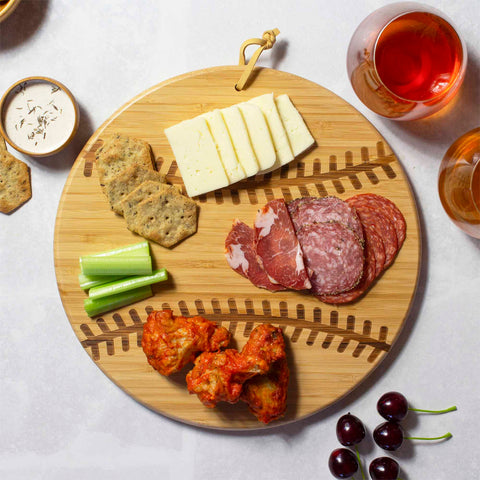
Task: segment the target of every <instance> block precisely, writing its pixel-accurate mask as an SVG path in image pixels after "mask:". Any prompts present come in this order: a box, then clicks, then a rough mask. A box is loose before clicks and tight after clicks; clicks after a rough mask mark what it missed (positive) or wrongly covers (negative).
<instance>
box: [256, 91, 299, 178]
mask: <svg viewBox="0 0 480 480" xmlns="http://www.w3.org/2000/svg"><path fill="white" fill-rule="evenodd" d="M249 102H250V103H253V104H255V105H258V106H259V107H260V109H261V110H262V112H263V114H264V115H265V118H266V120H267V124H268V128H269V129H270V133H271V135H272V140H273V146H274V147H275V153H276V154H277V160H276V162H275V164H274V165H273V166H272V167H271V170H273V169H275V168H278V167H281V166H282V165H285V164H286V163H288V162H291V161H292V160H293V152H292V149H291V147H290V143H289V141H288V137H287V134H286V132H285V128H284V127H283V123H282V119H281V118H280V114H279V113H278V110H277V106H276V104H275V100H274V98H273V93H267V94H265V95H260V96H259V97H255V98H252V99H250V100H249Z"/></svg>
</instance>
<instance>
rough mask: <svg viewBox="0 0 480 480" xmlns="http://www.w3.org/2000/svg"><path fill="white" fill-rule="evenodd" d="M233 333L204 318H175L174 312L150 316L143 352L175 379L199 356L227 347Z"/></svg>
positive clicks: (155, 367) (143, 342)
mask: <svg viewBox="0 0 480 480" xmlns="http://www.w3.org/2000/svg"><path fill="white" fill-rule="evenodd" d="M229 342H230V332H229V331H228V330H227V329H226V328H224V327H218V326H217V325H216V324H215V323H214V322H211V321H209V320H207V319H205V318H203V317H199V316H195V317H191V318H187V317H182V316H178V317H175V316H174V315H173V312H172V311H171V310H160V311H154V312H152V313H150V315H149V316H148V318H147V323H145V325H144V326H143V337H142V348H143V351H144V352H145V355H146V356H147V359H148V363H149V364H150V365H151V366H152V367H153V368H154V369H155V370H158V371H159V372H160V373H161V374H162V375H166V376H168V375H171V374H172V373H174V372H178V371H179V370H181V369H182V368H183V367H184V366H185V365H187V363H190V362H192V361H193V360H194V359H195V356H196V355H197V354H198V353H199V352H213V351H217V350H219V349H220V348H222V347H227V346H228V343H229Z"/></svg>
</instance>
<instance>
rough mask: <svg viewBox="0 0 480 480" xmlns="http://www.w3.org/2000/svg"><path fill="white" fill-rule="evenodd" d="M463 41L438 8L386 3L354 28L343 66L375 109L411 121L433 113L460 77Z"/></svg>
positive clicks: (464, 56) (454, 89)
mask: <svg viewBox="0 0 480 480" xmlns="http://www.w3.org/2000/svg"><path fill="white" fill-rule="evenodd" d="M466 63H467V51H466V47H465V43H464V41H463V40H462V38H461V37H460V35H459V34H458V32H457V31H456V30H455V28H454V27H453V25H452V23H451V21H450V20H449V19H448V18H447V17H446V16H445V15H444V14H443V13H442V12H440V11H438V10H436V9H434V8H432V7H430V6H427V5H423V4H420V3H413V2H401V3H394V4H390V5H386V6H385V7H382V8H380V9H378V10H376V11H375V12H373V13H372V14H370V15H369V16H368V17H367V18H366V19H365V20H364V21H363V22H362V23H361V24H360V25H359V27H358V28H357V30H356V31H355V33H354V35H353V37H352V39H351V41H350V45H349V47H348V54H347V71H348V76H349V78H350V81H351V83H352V86H353V89H354V90H355V93H356V94H357V96H358V97H359V98H360V100H361V101H362V102H363V103H364V104H365V105H366V106H367V107H368V108H370V109H371V110H373V111H374V112H375V113H377V114H379V115H382V116H384V117H387V118H390V119H393V120H415V119H419V118H424V117H427V116H430V115H432V114H433V113H436V112H437V111H438V110H440V109H441V108H443V107H444V106H445V105H447V104H448V103H449V102H450V100H452V99H453V97H454V96H455V94H456V93H457V91H458V89H459V88H460V85H461V84H462V82H463V78H464V76H465V67H466Z"/></svg>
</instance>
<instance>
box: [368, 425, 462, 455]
mask: <svg viewBox="0 0 480 480" xmlns="http://www.w3.org/2000/svg"><path fill="white" fill-rule="evenodd" d="M451 436H452V434H451V433H450V432H448V433H446V434H445V435H442V436H441V437H405V435H404V433H403V429H402V427H401V426H400V425H399V424H398V423H395V422H384V423H381V424H380V425H379V426H378V427H377V428H376V429H375V430H374V431H373V439H374V440H375V443H376V444H377V445H378V446H379V447H381V448H383V449H384V450H390V451H393V450H398V449H399V448H400V447H401V446H402V443H403V440H404V439H405V440H443V439H447V438H450V437H451Z"/></svg>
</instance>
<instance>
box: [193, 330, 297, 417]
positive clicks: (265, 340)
mask: <svg viewBox="0 0 480 480" xmlns="http://www.w3.org/2000/svg"><path fill="white" fill-rule="evenodd" d="M284 359H285V341H284V339H283V335H282V330H281V329H280V328H277V327H273V326H272V325H260V326H258V327H257V328H256V329H255V330H253V332H252V333H251V335H250V338H249V340H248V342H247V343H246V345H245V347H244V348H243V350H242V351H241V352H238V351H237V350H234V349H228V350H225V351H224V352H216V353H202V354H201V355H200V356H199V357H198V358H197V359H196V361H195V367H194V368H193V370H191V371H190V372H189V373H188V375H187V387H188V390H189V392H190V393H196V394H197V395H198V398H199V399H200V401H201V402H202V403H203V404H204V405H206V406H207V407H210V408H212V407H214V406H215V405H216V404H217V403H218V402H221V401H223V402H229V403H236V402H237V401H238V400H239V399H240V395H241V394H242V388H243V384H244V383H245V382H246V381H247V380H249V379H250V378H252V377H254V378H257V376H262V375H263V374H266V373H268V372H269V371H270V369H271V367H272V365H273V364H274V363H275V362H277V361H278V362H282V361H283V360H284ZM283 377H285V375H283ZM274 378H275V376H274V377H272V379H274ZM272 381H273V380H272ZM286 382H287V383H288V368H287V375H286ZM279 388H284V387H283V383H282V384H281V386H280V387H279ZM245 401H246V400H245ZM274 401H275V400H272V402H271V403H273V402H274ZM252 402H254V399H253V394H252ZM247 403H248V402H247ZM280 408H282V407H281V406H279V407H277V410H279V409H280ZM271 409H272V410H273V405H272V407H271ZM265 415H266V416H267V413H265ZM278 415H280V413H278Z"/></svg>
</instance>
